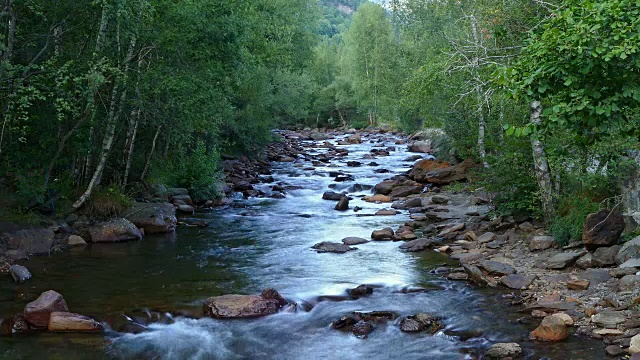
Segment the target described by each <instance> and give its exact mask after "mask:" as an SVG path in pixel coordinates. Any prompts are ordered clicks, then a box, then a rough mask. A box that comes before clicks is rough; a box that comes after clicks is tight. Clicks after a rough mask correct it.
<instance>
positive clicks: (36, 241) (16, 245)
mask: <svg viewBox="0 0 640 360" xmlns="http://www.w3.org/2000/svg"><path fill="white" fill-rule="evenodd" d="M54 235H55V234H54V233H53V230H51V229H29V230H19V231H16V232H14V233H10V234H2V235H1V236H0V249H2V248H6V249H7V250H18V251H22V252H24V253H25V254H27V255H31V254H48V253H49V252H50V251H51V245H53V237H54Z"/></svg>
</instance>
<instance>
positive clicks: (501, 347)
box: [484, 343, 522, 359]
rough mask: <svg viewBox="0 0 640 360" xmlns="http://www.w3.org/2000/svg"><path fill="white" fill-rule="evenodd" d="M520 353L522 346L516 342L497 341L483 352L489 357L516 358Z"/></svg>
mask: <svg viewBox="0 0 640 360" xmlns="http://www.w3.org/2000/svg"><path fill="white" fill-rule="evenodd" d="M521 354H522V348H521V347H520V345H518V344H516V343H497V344H493V345H491V347H490V348H489V349H488V350H487V352H485V353H484V355H485V356H486V357H487V358H489V359H508V358H518V357H520V355H521Z"/></svg>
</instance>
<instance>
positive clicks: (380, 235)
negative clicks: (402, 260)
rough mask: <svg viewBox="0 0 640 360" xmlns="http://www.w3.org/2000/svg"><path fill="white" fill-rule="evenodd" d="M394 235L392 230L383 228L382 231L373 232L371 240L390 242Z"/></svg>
mask: <svg viewBox="0 0 640 360" xmlns="http://www.w3.org/2000/svg"><path fill="white" fill-rule="evenodd" d="M393 235H395V233H394V232H393V229H392V228H384V229H382V230H374V231H373V232H372V233H371V239H372V240H391V239H392V238H393Z"/></svg>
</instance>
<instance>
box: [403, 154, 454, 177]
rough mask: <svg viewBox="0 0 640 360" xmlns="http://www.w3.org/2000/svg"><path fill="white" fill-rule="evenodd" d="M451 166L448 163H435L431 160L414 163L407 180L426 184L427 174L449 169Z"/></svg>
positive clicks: (435, 161)
mask: <svg viewBox="0 0 640 360" xmlns="http://www.w3.org/2000/svg"><path fill="white" fill-rule="evenodd" d="M450 166H451V164H449V163H448V162H443V161H437V160H432V159H425V160H420V161H418V162H416V163H415V164H414V165H413V168H412V169H411V171H410V172H409V175H408V176H409V178H411V179H413V180H415V181H418V182H422V183H425V182H427V174H428V173H430V172H431V171H433V170H437V169H444V168H448V167H450Z"/></svg>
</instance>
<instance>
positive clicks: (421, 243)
mask: <svg viewBox="0 0 640 360" xmlns="http://www.w3.org/2000/svg"><path fill="white" fill-rule="evenodd" d="M437 243H438V240H437V239H433V238H420V239H416V240H411V241H407V242H406V243H404V244H402V245H400V249H402V250H404V251H407V252H419V251H424V250H426V249H428V248H431V247H433V245H434V244H437Z"/></svg>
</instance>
